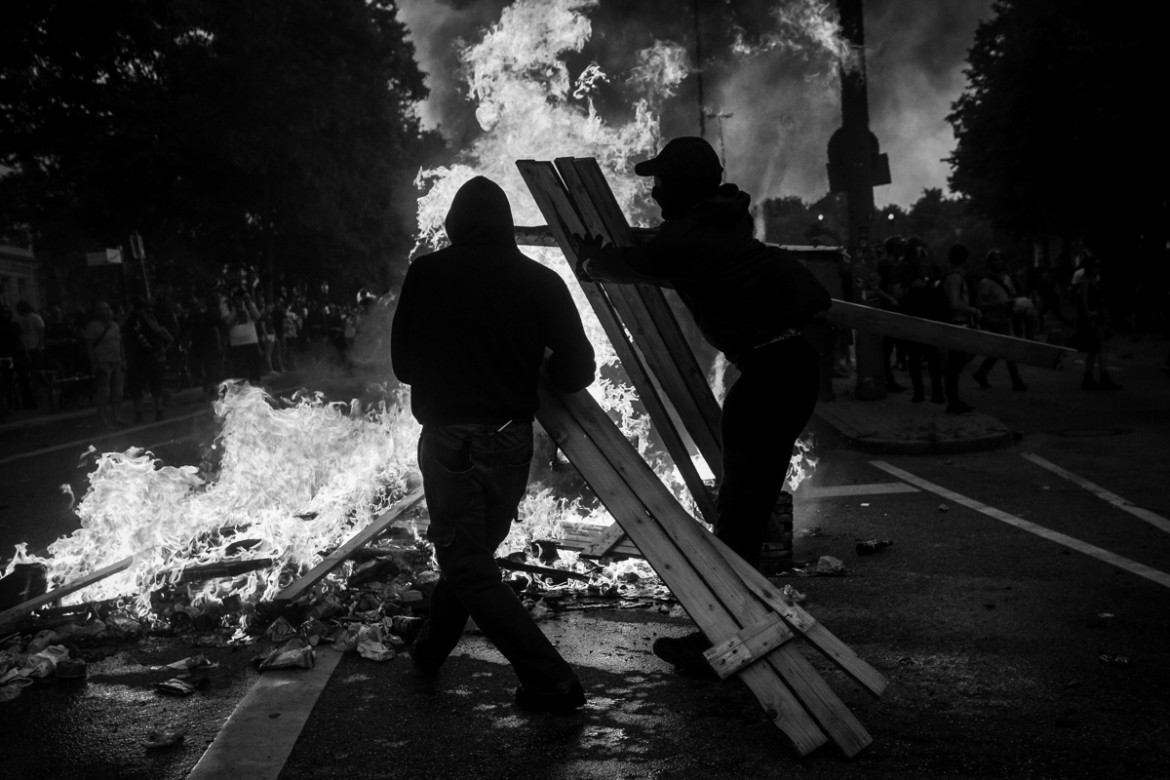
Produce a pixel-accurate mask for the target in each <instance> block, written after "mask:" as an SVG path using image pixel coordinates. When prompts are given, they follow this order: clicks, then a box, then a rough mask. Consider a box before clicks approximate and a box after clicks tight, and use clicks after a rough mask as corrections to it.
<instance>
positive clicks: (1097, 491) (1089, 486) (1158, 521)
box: [1020, 452, 1170, 533]
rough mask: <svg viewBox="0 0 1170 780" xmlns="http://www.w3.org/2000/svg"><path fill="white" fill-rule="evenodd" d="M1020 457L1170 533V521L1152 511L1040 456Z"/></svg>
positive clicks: (1022, 453) (1025, 453) (1031, 454)
mask: <svg viewBox="0 0 1170 780" xmlns="http://www.w3.org/2000/svg"><path fill="white" fill-rule="evenodd" d="M1020 455H1021V456H1022V457H1025V458H1027V459H1028V460H1030V461H1032V462H1033V463H1035V464H1036V465H1037V466H1040V467H1042V468H1046V469H1048V470H1049V471H1051V472H1052V473H1053V474H1056V475H1057V476H1059V477H1064V478H1065V479H1067V480H1068V481H1069V482H1073V483H1075V484H1077V485H1080V486H1081V487H1083V488H1084V489H1085V490H1087V491H1089V492H1090V493H1092V494H1093V495H1095V496H1097V497H1098V498H1101V499H1104V500H1105V501H1108V502H1109V503H1110V504H1113V506H1115V507H1117V508H1118V509H1120V510H1121V511H1122V512H1129V513H1130V514H1131V515H1133V516H1134V517H1136V518H1138V519H1139V520H1144V521H1146V522H1147V523H1149V524H1150V525H1152V526H1154V527H1155V528H1157V529H1159V530H1161V531H1165V532H1166V533H1170V520H1167V519H1166V518H1165V517H1162V516H1161V515H1159V514H1157V513H1156V512H1151V511H1150V510H1148V509H1143V508H1141V507H1140V506H1137V505H1135V504H1133V503H1132V502H1130V501H1126V500H1125V499H1124V498H1122V497H1121V496H1119V495H1117V494H1116V493H1110V492H1109V491H1108V490H1106V489H1105V488H1103V487H1101V486H1100V485H1095V484H1093V483H1092V482H1090V481H1089V480H1087V479H1084V478H1083V477H1078V476H1077V475H1076V474H1073V473H1072V472H1071V471H1067V470H1066V469H1062V468H1061V467H1060V466H1057V465H1056V464H1055V463H1052V462H1051V461H1047V460H1045V459H1044V458H1041V457H1040V456H1039V455H1035V454H1033V453H1031V452H1021V453H1020Z"/></svg>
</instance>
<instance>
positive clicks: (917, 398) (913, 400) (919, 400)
mask: <svg viewBox="0 0 1170 780" xmlns="http://www.w3.org/2000/svg"><path fill="white" fill-rule="evenodd" d="M925 400H926V396H925V395H923V394H922V393H915V394H914V397H913V398H911V399H910V403H912V404H920V403H922V402H923V401H925Z"/></svg>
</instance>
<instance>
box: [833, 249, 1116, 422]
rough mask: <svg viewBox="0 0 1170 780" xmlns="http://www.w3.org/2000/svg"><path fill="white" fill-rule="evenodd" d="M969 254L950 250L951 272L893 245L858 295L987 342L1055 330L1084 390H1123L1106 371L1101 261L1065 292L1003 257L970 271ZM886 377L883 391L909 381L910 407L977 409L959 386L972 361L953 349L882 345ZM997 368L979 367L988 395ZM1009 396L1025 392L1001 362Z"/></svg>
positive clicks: (1085, 261)
mask: <svg viewBox="0 0 1170 780" xmlns="http://www.w3.org/2000/svg"><path fill="white" fill-rule="evenodd" d="M970 257H971V252H970V250H969V249H968V247H967V246H965V245H964V244H959V243H957V244H954V245H952V246H950V247H948V248H947V250H946V261H945V264H940V263H939V262H937V261H935V260H933V259H932V253H931V251H930V249H929V248H928V247H927V245H926V243H925V242H924V241H922V239H920V238H918V237H910V238H903V237H901V236H892V237H890V238H888V239H886V241H885V242H884V243H883V244H882V246H881V250H880V256H879V257H877V258H875V259H874V262H873V263H872V268H873V273H872V274H870V275H869V276H868V277H866V276H864V275H863V276H862V277H861V282H860V284H858V285H857V287H858V289H857V291H856V292H857V295H858V297H860V298H862V299H863V300H864V301H865V302H867V303H869V304H871V305H875V306H878V307H880V308H883V309H888V310H891V311H896V312H899V313H902V314H908V315H911V316H914V317H919V318H923V319H929V320H935V321H938V322H945V323H948V324H952V325H959V326H963V327H970V328H978V329H980V330H984V331H987V332H989V333H995V334H998V335H1004V336H1014V337H1016V338H1023V339H1035V338H1037V337H1038V336H1039V334H1041V333H1042V332H1044V331H1046V330H1047V329H1049V328H1059V329H1060V330H1062V331H1064V332H1066V333H1068V334H1069V335H1070V336H1071V338H1069V339H1068V342H1069V344H1068V345H1069V346H1073V347H1075V348H1077V349H1079V350H1080V351H1082V352H1084V353H1085V374H1084V378H1083V380H1082V384H1081V386H1082V387H1083V388H1084V389H1085V390H1118V389H1120V385H1118V384H1117V383H1116V382H1114V381H1113V379H1112V378H1111V377H1110V375H1109V372H1108V369H1107V368H1106V354H1107V343H1108V335H1109V330H1110V325H1111V322H1110V318H1109V311H1108V304H1107V300H1108V299H1107V296H1106V295H1105V291H1104V283H1103V281H1102V277H1101V273H1100V262H1099V261H1098V259H1097V258H1096V257H1095V256H1094V255H1093V254H1092V253H1091V252H1090V251H1088V250H1081V251H1080V252H1078V253H1077V254H1076V256H1075V257H1074V262H1075V264H1076V270H1075V271H1074V272H1073V274H1072V276H1071V278H1070V279H1069V280H1068V283H1067V285H1060V284H1058V283H1057V282H1056V279H1055V276H1054V274H1053V273H1052V272H1051V270H1050V269H1045V268H1037V267H1034V266H1033V265H1032V264H1031V263H1028V264H1016V265H1014V266H1013V264H1012V263H1011V262H1010V258H1009V257H1008V256H1007V255H1006V253H1005V252H1004V251H1003V250H1001V249H998V248H993V249H991V250H989V251H988V252H987V254H986V256H985V257H984V258H983V264H982V271H981V273H979V274H975V275H972V274H971V273H970V271H969V269H968V264H969V261H970ZM883 347H884V364H883V367H884V372H885V377H884V378H885V385H886V390H887V391H888V392H892V393H902V392H905V391H906V390H907V388H906V387H905V386H903V385H902V384H900V383H899V382H898V381H897V377H896V376H895V371H898V370H901V371H905V372H907V373H908V375H909V377H910V383H911V388H910V389H911V390H912V391H913V392H912V396H911V399H910V400H911V401H912V402H913V403H922V402H924V401H926V400H927V398H929V400H930V401H931V402H932V403H937V404H945V405H946V410H947V411H948V412H949V413H951V414H964V413H966V412H969V411H971V410H972V408H973V407H972V406H971V405H970V404H968V403H967V402H966V401H964V400H963V397H962V396H963V394H962V390H961V387H960V378H961V377H962V375H963V371H964V369H965V368H966V366H967V365H968V364H970V363H971V361H972V360H973V358H974V356H972V355H969V354H966V353H963V352H960V351H957V350H939V349H937V348H935V347H931V346H928V345H922V344H915V343H913V342H909V341H903V340H898V339H892V338H886V339H884V342H883ZM998 362H999V361H998V360H997V359H996V358H994V357H985V358H982V359H981V360H980V362H979V364H978V366H977V367H976V368H975V370H974V371H973V372H972V374H971V378H972V379H973V380H974V381H975V384H976V385H978V386H979V387H981V388H984V389H987V388H990V387H991V386H992V382H991V372H992V370H993V368H994V367H995V366H996V365H997V363H998ZM1004 362H1005V365H1006V370H1007V373H1008V378H1009V380H1010V383H1011V384H1010V386H1011V389H1012V390H1014V391H1016V392H1024V391H1027V389H1028V385H1027V384H1026V383H1025V382H1024V379H1023V377H1022V376H1021V374H1020V371H1019V368H1018V367H1017V366H1016V364H1015V363H1013V362H1011V361H1004ZM924 365H925V367H926V371H927V376H928V378H929V382H930V388H929V395H928V393H927V387H926V382H925V381H924V379H923V366H924Z"/></svg>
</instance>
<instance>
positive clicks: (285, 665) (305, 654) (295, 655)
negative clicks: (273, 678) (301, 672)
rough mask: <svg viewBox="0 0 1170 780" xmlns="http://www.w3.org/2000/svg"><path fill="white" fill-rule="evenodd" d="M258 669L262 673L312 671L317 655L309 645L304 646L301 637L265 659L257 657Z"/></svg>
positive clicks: (292, 640) (291, 640)
mask: <svg viewBox="0 0 1170 780" xmlns="http://www.w3.org/2000/svg"><path fill="white" fill-rule="evenodd" d="M253 660H255V661H258V663H257V665H256V668H257V669H259V670H260V671H262V672H264V671H268V670H269V669H312V668H313V664H315V663H316V661H317V654H316V653H315V652H314V651H313V648H312V647H310V646H309V645H307V644H302V641H301V639H300V638H299V637H294V638H292V639H290V640H288V642H286V643H285V644H284V645H283V646H281V647H280V648H279V649H277V650H273V651H272V652H271V653H269V654H268V655H266V656H264V657H260V656H257V657H256V658H255V659H253Z"/></svg>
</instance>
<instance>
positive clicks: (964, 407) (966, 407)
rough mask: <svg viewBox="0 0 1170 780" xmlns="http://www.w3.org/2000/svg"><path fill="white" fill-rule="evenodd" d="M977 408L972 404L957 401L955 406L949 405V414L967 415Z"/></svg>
mask: <svg viewBox="0 0 1170 780" xmlns="http://www.w3.org/2000/svg"><path fill="white" fill-rule="evenodd" d="M974 409H975V407H974V406H971V404H965V403H963V402H962V401H956V402H955V403H953V404H947V414H966V413H967V412H970V411H974Z"/></svg>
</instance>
